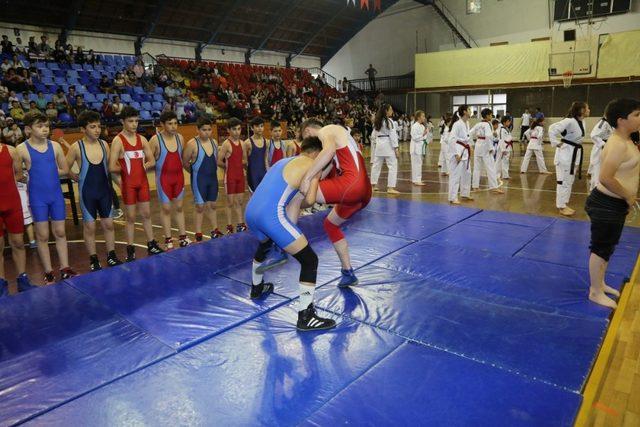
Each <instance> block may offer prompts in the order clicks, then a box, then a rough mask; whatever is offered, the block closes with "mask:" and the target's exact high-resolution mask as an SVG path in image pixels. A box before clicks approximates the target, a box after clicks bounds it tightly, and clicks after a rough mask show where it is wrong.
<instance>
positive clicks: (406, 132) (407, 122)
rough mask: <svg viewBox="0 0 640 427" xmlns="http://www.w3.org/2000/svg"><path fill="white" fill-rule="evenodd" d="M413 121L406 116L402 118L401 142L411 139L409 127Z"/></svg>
mask: <svg viewBox="0 0 640 427" xmlns="http://www.w3.org/2000/svg"><path fill="white" fill-rule="evenodd" d="M414 122H415V120H414V119H413V117H411V119H410V118H409V117H407V116H404V125H403V127H402V139H401V141H407V140H410V139H411V126H412V125H413V123H414Z"/></svg>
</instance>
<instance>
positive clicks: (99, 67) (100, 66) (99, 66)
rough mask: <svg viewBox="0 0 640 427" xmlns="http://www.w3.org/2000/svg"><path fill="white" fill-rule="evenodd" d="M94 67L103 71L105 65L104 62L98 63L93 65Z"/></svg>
mask: <svg viewBox="0 0 640 427" xmlns="http://www.w3.org/2000/svg"><path fill="white" fill-rule="evenodd" d="M93 69H94V70H96V71H103V70H104V65H102V64H96V65H94V66H93Z"/></svg>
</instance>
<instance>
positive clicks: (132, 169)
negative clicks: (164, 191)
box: [118, 133, 151, 205]
mask: <svg viewBox="0 0 640 427" xmlns="http://www.w3.org/2000/svg"><path fill="white" fill-rule="evenodd" d="M119 136H120V140H121V141H122V148H123V149H124V156H123V157H122V158H121V159H118V162H119V163H120V169H121V172H120V176H121V177H122V187H121V189H120V190H121V191H122V201H123V202H124V204H125V205H135V204H136V203H138V202H148V201H149V200H150V199H151V198H150V195H149V181H148V180H147V171H145V169H144V150H143V147H142V138H140V135H138V134H136V145H131V144H130V143H129V140H127V138H126V137H125V136H124V135H123V134H122V133H120V134H119Z"/></svg>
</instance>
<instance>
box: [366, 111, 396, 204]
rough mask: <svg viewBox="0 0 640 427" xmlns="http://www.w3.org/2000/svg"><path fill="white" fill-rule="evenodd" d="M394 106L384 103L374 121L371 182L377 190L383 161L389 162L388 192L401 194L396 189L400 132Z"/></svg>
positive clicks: (374, 189)
mask: <svg viewBox="0 0 640 427" xmlns="http://www.w3.org/2000/svg"><path fill="white" fill-rule="evenodd" d="M392 116H393V108H392V107H391V105H390V104H382V106H381V107H380V109H379V110H378V112H377V113H376V117H375V119H374V123H373V128H374V130H373V133H372V135H373V138H372V139H375V141H376V146H375V151H373V167H372V168H371V184H373V191H377V190H378V188H377V186H378V178H380V172H381V171H382V163H383V162H386V163H387V168H388V169H389V175H388V177H387V193H388V194H400V192H399V191H398V190H396V182H397V179H398V158H397V157H398V133H397V131H396V125H395V123H394V122H393V120H392V119H391V117H392Z"/></svg>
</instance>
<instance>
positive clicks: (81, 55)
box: [73, 46, 86, 64]
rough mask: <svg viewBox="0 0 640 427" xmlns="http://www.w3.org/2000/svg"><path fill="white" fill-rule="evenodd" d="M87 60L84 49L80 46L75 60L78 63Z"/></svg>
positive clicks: (74, 57)
mask: <svg viewBox="0 0 640 427" xmlns="http://www.w3.org/2000/svg"><path fill="white" fill-rule="evenodd" d="M85 61H86V58H85V56H84V52H83V51H82V48H81V47H80V46H78V48H77V49H76V54H75V55H74V56H73V62H75V63H76V64H84V63H85Z"/></svg>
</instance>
